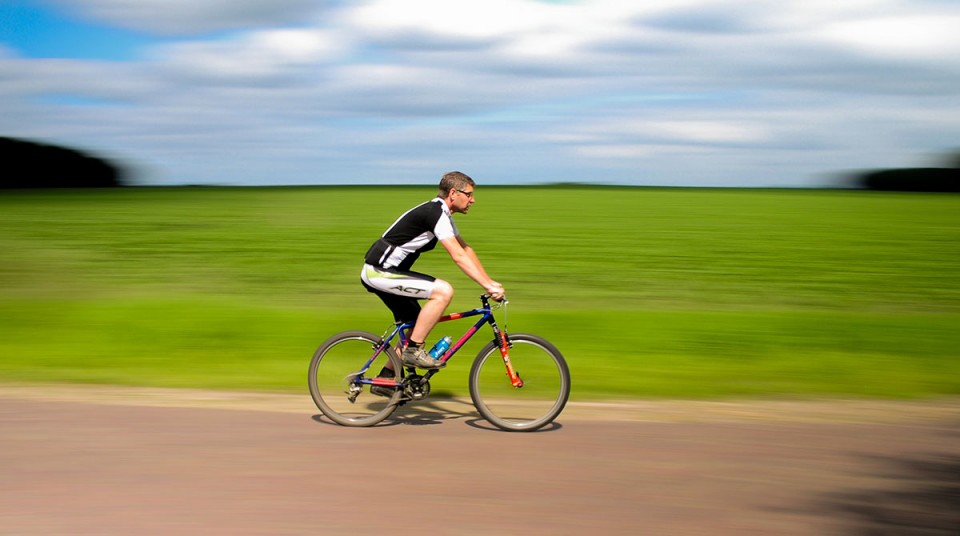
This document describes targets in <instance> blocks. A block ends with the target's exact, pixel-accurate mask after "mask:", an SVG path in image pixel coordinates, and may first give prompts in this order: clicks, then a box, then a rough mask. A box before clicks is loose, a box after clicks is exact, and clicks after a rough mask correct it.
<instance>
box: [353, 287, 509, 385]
mask: <svg viewBox="0 0 960 536" xmlns="http://www.w3.org/2000/svg"><path fill="white" fill-rule="evenodd" d="M489 299H490V297H489V295H487V294H484V295H482V296H480V301H481V303H482V304H483V307H479V308H476V309H471V310H469V311H462V312H459V313H451V314H448V315H444V316H442V317H440V320H439V321H438V323H440V322H450V321H452V320H460V319H463V318H471V317H475V316H480V319H479V320H477V322H476V323H475V324H474V325H473V326H471V327H470V328H469V329H467V331H466V332H465V333H464V334H463V336H461V337H460V339H459V340H458V341H457V342H456V343H455V344H453V345H451V346H450V348H448V349H447V351H446V352H444V354H443V355H442V356H440V358H439V360H440V361H441V362H443V363H444V364H446V362H447V361H449V360H450V358H452V357H453V356H454V355H455V354H456V353H457V351H459V350H460V348H461V347H463V345H464V344H466V343H467V341H469V340H470V339H471V338H473V336H474V335H475V334H476V333H477V331H479V330H480V328H481V327H483V325H484V324H489V325H490V327H491V328H493V340H494V341H496V343H497V346H498V347H499V349H500V355H501V356H502V357H503V364H504V366H505V367H506V373H507V376H508V377H509V378H510V384H511V385H513V386H514V387H516V388H520V387H523V380H522V379H521V378H520V374H519V373H517V371H516V370H514V368H513V365H512V364H511V363H510V337H509V335H507V332H506V331H503V330H501V329H500V327H499V326H498V325H497V321H496V319H495V318H494V317H493V308H492V307H490V301H489ZM413 326H414V323H413V322H404V323H401V322H397V323H395V324H394V327H393V328H392V331H391V330H388V331H390V334H389V335H387V336H386V337H381V341H380V344H378V345H377V346H376V348H375V349H374V352H373V355H372V356H370V359H368V360H367V362H366V363H365V364H364V365H363V368H362V369H361V370H360V371H359V372H358V373H357V374H356V375H357V376H360V379H359V380H358V383H361V384H369V385H380V386H383V387H401V386H403V385H405V382H406V381H407V378H409V377H410V376H415V375H414V374H408V375H407V376H406V377H405V378H402V379H401V380H400V381H399V382H398V381H395V380H392V379H389V378H371V379H367V378H363V374H365V373H366V372H367V371H368V370H370V366H371V365H373V362H374V360H376V358H377V356H378V355H380V353H381V352H383V351H384V350H385V349H386V348H387V347H388V346H389V345H390V342H391V341H393V340H394V338H397V337H399V340H400V346H399V347H400V348H402V347H406V345H407V343H408V342H409V339H408V335H407V331H408V330H410V329H412V328H413ZM407 368H408V370H411V371H412V370H413V368H412V367H407ZM439 371H440V369H431V370H428V371H427V372H426V374H424V375H423V376H419V377H420V378H423V380H429V379H430V378H431V377H432V376H433V375H434V374H436V373H437V372H439Z"/></svg>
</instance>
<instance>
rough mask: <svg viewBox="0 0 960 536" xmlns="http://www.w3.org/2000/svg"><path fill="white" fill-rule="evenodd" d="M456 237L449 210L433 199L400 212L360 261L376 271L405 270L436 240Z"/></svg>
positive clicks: (442, 203)
mask: <svg viewBox="0 0 960 536" xmlns="http://www.w3.org/2000/svg"><path fill="white" fill-rule="evenodd" d="M457 235H459V232H458V231H457V226H456V225H455V224H454V223H453V217H452V215H451V214H450V208H449V207H447V204H446V203H444V202H443V199H441V198H439V197H436V198H434V199H432V200H430V201H427V202H425V203H421V204H420V205H417V206H416V207H413V208H412V209H410V210H408V211H407V212H405V213H403V215H401V216H400V217H399V218H398V219H397V221H395V222H394V223H393V225H391V226H390V228H389V229H387V231H386V232H385V233H383V236H381V237H380V238H379V239H378V240H377V241H376V242H374V243H373V245H372V246H370V249H369V250H368V251H367V254H366V256H365V258H364V262H365V263H366V264H369V265H371V266H375V267H378V268H385V269H395V270H400V271H406V270H409V269H410V268H411V267H412V266H413V263H414V262H416V260H417V258H419V257H420V254H421V253H423V252H425V251H430V250H432V249H433V248H435V247H436V246H437V242H438V241H440V240H446V239H447V238H450V237H454V236H457Z"/></svg>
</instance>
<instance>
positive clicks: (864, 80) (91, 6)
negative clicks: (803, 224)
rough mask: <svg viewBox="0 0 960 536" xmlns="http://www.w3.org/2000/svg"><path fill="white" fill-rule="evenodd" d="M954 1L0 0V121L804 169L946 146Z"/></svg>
mask: <svg viewBox="0 0 960 536" xmlns="http://www.w3.org/2000/svg"><path fill="white" fill-rule="evenodd" d="M958 28H960V2H957V1H956V0H805V1H803V2H800V1H797V2H784V1H783V0H723V1H719V0H643V1H639V0H596V1H591V0H583V1H534V0H463V1H458V0H372V1H347V0H339V1H337V0H327V1H324V0H3V2H2V3H0V136H11V137H19V138H26V139H32V140H38V141H44V142H48V143H58V144H66V145H69V146H73V147H77V148H81V149H84V150H89V151H93V152H95V153H98V154H102V155H105V156H110V157H116V158H120V159H122V160H123V161H124V162H125V163H126V164H127V165H128V166H129V167H131V168H132V169H135V170H136V172H137V173H138V175H137V177H138V178H137V181H138V182H139V183H141V184H156V185H161V184H347V183H372V184H395V183H423V184H427V183H429V184H433V183H436V181H437V180H438V178H439V176H440V175H441V174H442V173H443V172H444V171H448V170H453V169H458V170H461V171H464V172H466V173H468V174H470V175H471V176H473V177H474V178H475V179H477V180H478V182H480V183H481V184H483V183H486V184H494V183H496V184H514V183H546V182H568V181H575V182H598V183H607V184H650V185H677V186H697V185H704V186H787V187H792V186H799V187H802V186H820V185H824V184H829V183H830V181H832V180H833V177H835V176H836V174H837V173H839V172H843V171H845V170H854V169H866V168H880V167H903V166H930V165H938V164H939V163H940V161H941V160H942V159H943V156H944V155H945V154H946V153H948V152H950V151H956V150H957V149H958V148H960V31H958V30H957V29H958Z"/></svg>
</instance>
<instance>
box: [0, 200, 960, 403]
mask: <svg viewBox="0 0 960 536" xmlns="http://www.w3.org/2000/svg"><path fill="white" fill-rule="evenodd" d="M434 193H435V191H434V189H432V188H429V187H427V188H423V187H327V188H274V189H270V188H264V189H257V188H250V189H240V188H235V189H229V188H223V189H221V188H209V189H208V188H193V189H191V188H182V189H125V190H116V191H111V190H105V191H80V192H65V191H64V192H56V191H47V192H6V193H3V194H0V251H2V254H0V381H5V382H76V383H102V384H126V385H145V386H172V387H202V388H221V389H253V390H272V391H286V392H300V393H304V394H305V393H306V369H307V364H308V361H309V359H310V356H311V354H312V352H313V349H315V348H316V346H318V345H319V344H320V343H321V342H322V341H323V340H324V339H325V338H326V337H327V336H329V335H331V334H333V333H334V332H337V331H340V330H344V329H366V330H368V331H373V332H377V333H380V332H382V331H383V329H385V328H386V327H387V325H388V324H389V322H390V320H391V319H390V316H389V314H388V313H387V311H386V309H385V308H384V307H383V306H382V305H381V304H380V302H379V300H377V299H376V298H375V297H374V296H373V295H370V294H368V293H366V292H365V291H364V290H363V289H362V287H360V285H359V282H358V280H359V270H360V262H361V259H362V256H363V253H364V251H365V250H366V248H367V246H368V245H369V243H370V242H371V241H372V240H373V239H374V238H375V237H376V236H378V234H379V233H380V232H382V231H383V230H384V229H385V228H386V226H388V225H389V224H390V223H392V222H393V221H394V220H395V219H396V217H397V216H399V214H400V213H401V212H402V211H403V210H405V209H407V208H409V207H410V206H412V205H413V204H415V203H418V202H420V201H422V200H426V199H428V198H429V197H431V196H432V195H433V194H434ZM477 195H478V198H477V199H478V202H477V204H476V205H475V206H474V207H473V208H472V209H471V213H470V214H469V215H467V216H463V215H458V216H457V219H456V221H457V225H458V227H459V228H460V231H461V233H462V234H463V236H464V237H465V238H466V239H467V241H469V242H470V243H471V245H473V246H474V247H475V249H477V251H478V252H479V254H480V256H481V259H483V261H484V263H485V265H486V267H487V269H488V271H489V272H490V273H491V275H493V276H494V277H495V278H496V279H498V280H499V281H501V282H502V283H504V285H505V286H506V287H507V290H508V295H509V297H510V302H511V303H510V306H509V311H508V317H507V327H508V328H509V329H510V330H511V331H518V332H519V331H524V332H532V333H536V334H539V335H541V336H544V337H546V338H547V339H550V340H551V341H552V342H554V343H555V344H556V345H557V346H558V347H559V348H560V349H561V350H562V351H563V353H564V354H565V356H566V357H567V359H568V361H569V363H570V367H571V372H572V374H573V380H574V391H573V395H572V396H573V398H574V399H581V400H582V399H602V398H629V397H643V398H650V397H684V398H716V397H757V396H778V397H799V398H805V397H822V396H829V397H833V396H853V397H907V398H912V397H931V396H942V395H956V394H958V393H960V334H958V333H960V329H958V328H960V277H958V274H960V197H958V196H950V195H926V194H891V193H877V192H865V191H804V190H698V189H648V188H614V187H576V186H563V187H483V186H482V185H481V186H480V187H479V188H478V189H477ZM417 266H418V269H419V270H421V271H425V272H429V273H433V274H435V275H437V276H439V277H443V278H445V279H448V280H451V281H453V282H454V285H455V287H456V288H457V290H458V294H457V297H456V298H455V299H454V305H453V309H469V308H472V307H474V306H475V305H476V304H477V303H478V302H477V296H478V295H479V294H480V292H481V289H480V288H479V287H477V286H476V285H475V284H473V283H472V282H471V281H469V280H468V279H466V277H465V276H463V275H462V274H460V273H459V272H458V271H457V269H456V268H455V267H454V265H453V264H452V263H451V262H450V260H449V258H448V257H447V256H446V254H445V253H444V252H443V250H442V248H439V249H438V250H437V251H435V252H433V253H432V254H430V255H427V256H425V257H423V258H422V259H421V261H420V262H419V263H418V265H417ZM502 320H503V319H502V318H501V322H502ZM454 326H455V327H454ZM466 327H467V324H466V323H465V322H462V323H459V324H453V325H451V324H446V325H442V326H440V327H439V328H438V330H439V331H437V332H435V333H434V335H435V336H436V337H439V336H441V335H444V334H451V335H457V334H459V332H461V331H462V330H465V329H466ZM481 334H482V335H483V337H477V338H476V342H475V343H471V345H470V346H468V347H467V348H466V349H465V350H464V353H461V354H458V356H457V357H456V358H454V361H452V362H451V363H452V364H451V366H450V367H448V370H446V371H444V372H443V373H442V374H441V375H439V376H437V377H436V379H435V380H434V382H433V383H434V391H435V392H446V393H452V394H460V395H462V394H465V393H466V375H467V370H468V368H469V365H470V362H471V361H472V357H473V355H474V354H475V353H476V351H477V350H478V349H479V347H480V346H481V345H482V344H483V343H485V342H486V341H487V339H488V338H489V337H488V336H487V335H486V333H481ZM305 396H306V395H305Z"/></svg>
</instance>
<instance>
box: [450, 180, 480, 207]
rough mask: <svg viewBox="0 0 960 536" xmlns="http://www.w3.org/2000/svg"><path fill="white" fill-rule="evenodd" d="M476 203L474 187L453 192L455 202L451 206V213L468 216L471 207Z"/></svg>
mask: <svg viewBox="0 0 960 536" xmlns="http://www.w3.org/2000/svg"><path fill="white" fill-rule="evenodd" d="M474 202H476V199H475V198H474V197H473V186H466V187H465V188H462V189H459V188H458V189H455V190H453V202H452V203H451V206H450V211H451V212H459V213H461V214H466V213H467V211H468V210H470V205H472V204H473V203H474Z"/></svg>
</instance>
